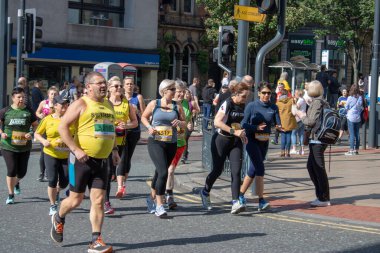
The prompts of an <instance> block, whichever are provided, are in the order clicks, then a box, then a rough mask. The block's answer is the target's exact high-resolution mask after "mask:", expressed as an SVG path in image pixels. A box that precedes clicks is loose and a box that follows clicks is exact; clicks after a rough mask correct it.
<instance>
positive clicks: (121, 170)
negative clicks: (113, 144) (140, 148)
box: [116, 131, 141, 176]
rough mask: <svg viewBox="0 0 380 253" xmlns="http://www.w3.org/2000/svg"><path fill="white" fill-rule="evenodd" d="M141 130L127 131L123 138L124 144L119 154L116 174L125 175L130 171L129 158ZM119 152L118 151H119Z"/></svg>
mask: <svg viewBox="0 0 380 253" xmlns="http://www.w3.org/2000/svg"><path fill="white" fill-rule="evenodd" d="M140 136H141V132H133V131H130V132H127V137H126V138H125V146H124V149H123V151H124V152H123V154H121V155H120V158H121V161H120V164H119V166H117V169H116V175H118V176H125V174H126V173H129V172H130V171H131V159H132V155H133V153H134V152H135V148H136V145H137V142H138V141H139V140H140ZM119 154H120V153H119Z"/></svg>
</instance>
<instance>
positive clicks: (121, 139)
mask: <svg viewBox="0 0 380 253" xmlns="http://www.w3.org/2000/svg"><path fill="white" fill-rule="evenodd" d="M108 94H109V97H108V101H109V102H110V103H111V104H112V105H113V109H114V110H115V133H116V144H117V147H118V152H119V156H120V163H119V165H118V166H117V167H115V166H114V165H113V163H112V155H111V156H110V158H109V163H108V166H109V169H110V171H109V174H108V186H107V192H106V201H105V203H104V213H105V214H113V213H114V209H113V208H112V206H111V203H110V201H109V195H110V191H111V178H112V175H113V174H114V172H115V170H116V176H117V184H118V187H117V192H116V198H122V197H123V196H124V195H125V185H124V182H125V173H126V165H127V162H126V160H127V156H126V155H127V152H126V149H127V144H126V138H127V131H126V130H127V129H131V128H134V127H136V126H137V118H136V112H135V109H134V107H133V106H130V105H129V102H128V100H127V99H126V98H124V95H123V92H122V86H121V81H120V78H119V77H117V76H113V77H111V78H110V80H109V81H108Z"/></svg>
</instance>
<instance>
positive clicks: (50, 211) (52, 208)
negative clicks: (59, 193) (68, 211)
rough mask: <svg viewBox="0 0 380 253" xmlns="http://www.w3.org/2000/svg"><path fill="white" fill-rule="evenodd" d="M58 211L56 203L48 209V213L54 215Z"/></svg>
mask: <svg viewBox="0 0 380 253" xmlns="http://www.w3.org/2000/svg"><path fill="white" fill-rule="evenodd" d="M57 211H58V207H57V205H51V206H50V210H49V215H54V214H55V213H56V212H57Z"/></svg>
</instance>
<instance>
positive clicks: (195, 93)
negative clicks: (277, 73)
mask: <svg viewBox="0 0 380 253" xmlns="http://www.w3.org/2000/svg"><path fill="white" fill-rule="evenodd" d="M198 86H199V78H198V77H194V78H193V84H192V85H190V86H189V90H190V92H191V95H192V96H193V98H194V101H195V103H197V105H198V107H199V99H198V90H197V89H198Z"/></svg>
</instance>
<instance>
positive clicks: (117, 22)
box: [68, 0, 124, 27]
mask: <svg viewBox="0 0 380 253" xmlns="http://www.w3.org/2000/svg"><path fill="white" fill-rule="evenodd" d="M68 22H69V23H70V24H84V25H96V26H111V27H124V1H123V0H75V1H73V0H70V1H69V13H68Z"/></svg>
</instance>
